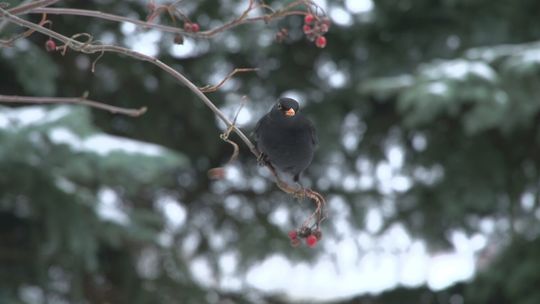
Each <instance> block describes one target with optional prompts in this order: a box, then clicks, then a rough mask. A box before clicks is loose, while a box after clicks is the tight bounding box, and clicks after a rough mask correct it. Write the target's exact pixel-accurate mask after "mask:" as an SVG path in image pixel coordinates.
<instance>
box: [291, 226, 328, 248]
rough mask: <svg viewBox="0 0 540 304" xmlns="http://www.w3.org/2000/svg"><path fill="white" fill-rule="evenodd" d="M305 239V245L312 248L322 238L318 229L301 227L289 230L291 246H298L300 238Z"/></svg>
mask: <svg viewBox="0 0 540 304" xmlns="http://www.w3.org/2000/svg"><path fill="white" fill-rule="evenodd" d="M302 238H304V239H306V245H308V247H309V248H313V247H315V246H316V245H317V242H318V241H319V240H320V239H321V238H322V232H321V231H320V230H319V229H316V230H312V229H310V228H308V227H303V228H301V229H300V230H298V231H297V230H291V231H289V239H290V240H291V246H293V247H298V246H300V239H302Z"/></svg>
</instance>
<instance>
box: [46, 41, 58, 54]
mask: <svg viewBox="0 0 540 304" xmlns="http://www.w3.org/2000/svg"><path fill="white" fill-rule="evenodd" d="M45 49H46V50H47V52H54V51H56V42H54V40H52V39H51V38H49V40H47V41H46V42H45Z"/></svg>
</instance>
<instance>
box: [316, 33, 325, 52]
mask: <svg viewBox="0 0 540 304" xmlns="http://www.w3.org/2000/svg"><path fill="white" fill-rule="evenodd" d="M315 45H316V46H317V47H318V48H321V49H322V48H324V47H325V46H326V38H325V37H324V36H319V37H317V40H315Z"/></svg>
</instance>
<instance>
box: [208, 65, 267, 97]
mask: <svg viewBox="0 0 540 304" xmlns="http://www.w3.org/2000/svg"><path fill="white" fill-rule="evenodd" d="M258 70H259V69H257V68H236V69H234V70H233V71H232V72H230V73H229V75H227V76H226V77H225V78H223V80H221V81H220V82H219V83H218V84H216V85H213V86H211V85H206V86H204V87H200V88H199V90H201V92H203V93H211V92H215V91H217V90H219V88H221V87H222V86H223V85H224V84H225V82H227V81H228V80H229V79H231V78H232V77H234V75H236V74H238V73H245V72H253V71H258Z"/></svg>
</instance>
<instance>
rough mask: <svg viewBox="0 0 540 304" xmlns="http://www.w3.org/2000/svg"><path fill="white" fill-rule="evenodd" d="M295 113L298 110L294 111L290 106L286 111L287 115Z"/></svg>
mask: <svg viewBox="0 0 540 304" xmlns="http://www.w3.org/2000/svg"><path fill="white" fill-rule="evenodd" d="M294 114H296V112H294V109H293V108H290V109H288V110H287V111H285V115H287V116H294Z"/></svg>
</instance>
